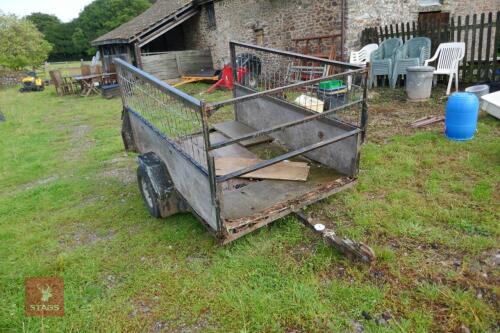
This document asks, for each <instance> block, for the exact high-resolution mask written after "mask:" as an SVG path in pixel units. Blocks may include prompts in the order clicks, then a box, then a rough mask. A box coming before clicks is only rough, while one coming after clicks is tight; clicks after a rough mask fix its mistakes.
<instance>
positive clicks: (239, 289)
mask: <svg viewBox="0 0 500 333" xmlns="http://www.w3.org/2000/svg"><path fill="white" fill-rule="evenodd" d="M206 87H207V86H206V85H190V86H186V87H185V88H183V89H185V90H187V91H189V92H190V93H193V94H195V96H196V97H198V98H208V99H210V100H215V99H220V98H224V97H227V95H228V94H227V93H224V92H218V93H217V95H198V92H199V91H201V90H203V89H206ZM387 94H392V95H389V96H387ZM380 95H381V96H384V98H380V97H378V98H377V97H374V99H373V100H372V102H371V104H370V107H371V109H373V110H376V111H374V112H373V115H372V117H371V124H372V125H371V127H370V133H369V134H368V142H367V144H366V145H365V146H364V147H363V150H362V161H361V173H360V177H359V184H358V186H357V187H356V188H354V189H353V190H350V191H346V192H343V193H340V194H338V195H336V196H333V197H331V198H329V199H327V200H325V201H323V202H320V203H318V204H315V205H313V206H312V207H310V208H309V209H308V211H309V212H311V213H313V214H314V215H316V216H318V217H320V218H325V219H329V220H331V221H332V222H333V223H334V224H335V225H336V227H337V232H338V234H340V235H342V236H347V237H352V238H354V239H356V240H359V241H364V242H365V243H367V244H369V245H371V246H372V247H373V248H374V249H375V251H376V253H377V255H378V257H379V260H378V262H377V263H375V264H374V265H373V266H372V267H368V266H365V265H361V264H354V263H352V262H350V261H348V260H347V259H345V258H343V257H342V256H341V255H340V254H338V253H337V252H336V251H335V250H333V249H331V248H329V247H328V246H327V245H326V244H324V243H323V242H322V241H321V240H319V239H317V238H316V236H315V235H314V234H313V233H312V232H310V231H309V230H308V229H306V228H304V227H303V226H302V225H301V224H299V223H298V222H297V221H296V220H295V219H294V218H293V217H287V218H284V219H282V220H280V221H277V222H276V223H274V224H273V225H271V226H270V227H267V228H264V229H262V230H259V231H257V232H254V233H252V234H250V235H248V236H246V237H244V238H242V239H240V240H238V241H236V242H234V243H232V244H230V245H228V246H220V245H218V244H217V243H216V241H215V240H214V239H213V238H212V236H211V235H210V234H209V233H208V232H207V231H206V230H205V229H204V227H203V226H202V225H201V224H200V223H199V222H198V221H197V220H196V219H195V218H194V217H193V216H191V215H189V214H183V215H177V216H174V217H171V218H169V219H166V220H155V219H153V218H151V217H149V216H148V213H147V211H146V209H145V207H144V205H143V203H142V201H141V198H140V194H139V192H138V189H137V185H136V183H135V178H134V177H135V174H134V173H135V156H134V155H132V154H126V153H124V151H123V145H122V142H121V137H120V116H121V101H120V100H119V99H115V100H104V99H101V98H100V97H91V98H87V99H85V98H80V97H76V96H75V97H57V96H56V95H55V92H54V91H53V88H52V87H49V88H48V89H47V90H46V91H44V92H41V93H29V94H19V93H17V91H16V90H15V89H9V90H3V91H0V111H1V112H3V113H4V114H5V116H6V118H7V121H6V122H0V161H2V162H1V163H0V258H1V260H0V299H1V300H2V306H1V307H0V331H1V332H19V331H26V332H38V331H41V332H97V331H99V332H122V331H162V330H163V331H165V332H177V331H179V332H186V331H190V332H210V331H222V332H283V331H295V332H325V331H333V332H339V331H352V329H353V325H354V324H355V323H360V324H361V325H363V326H364V328H365V331H366V332H427V331H443V332H450V331H453V330H455V329H458V328H460V326H461V325H465V326H467V327H469V328H470V329H471V330H472V331H473V332H488V331H491V332H493V331H495V330H496V329H498V326H497V325H498V322H499V320H500V318H499V315H498V313H499V311H498V310H499V309H498V297H499V296H500V295H499V288H498V281H499V278H500V275H499V272H498V269H497V268H496V267H495V266H494V265H492V264H491V258H492V257H493V256H494V254H495V253H496V251H497V250H498V244H499V228H498V221H499V220H500V216H499V215H500V214H499V210H498V207H497V205H498V201H499V194H498V193H499V191H498V190H499V178H500V139H499V138H500V136H499V134H500V131H499V124H498V121H496V120H494V119H493V118H491V117H488V116H485V115H482V116H481V117H480V120H479V126H478V133H477V136H476V138H475V139H474V140H472V141H469V142H464V143H458V142H451V141H448V140H446V139H445V138H444V137H443V135H442V134H441V132H440V128H439V127H432V128H430V129H424V130H418V131H413V130H409V129H408V128H407V126H403V125H401V124H397V123H396V125H394V126H396V127H398V129H399V130H400V131H398V132H396V133H394V132H393V131H392V130H391V131H389V132H386V127H384V126H382V127H378V126H377V124H381V123H383V122H382V121H380V119H382V120H383V119H386V117H387V118H389V119H402V117H403V114H406V113H408V112H410V111H411V110H415V112H417V111H418V112H421V113H423V114H425V113H434V114H437V113H440V112H442V110H443V101H441V100H439V99H435V100H433V101H432V102H429V103H423V104H419V105H418V106H414V105H410V104H407V103H406V102H404V101H403V100H402V99H401V98H400V96H399V95H398V93H396V94H393V93H392V92H390V91H388V90H380ZM410 109H411V110H410ZM384 110H388V111H387V112H390V114H387V113H384V112H385V111H384ZM222 112H228V110H225V111H222ZM414 119H416V118H414ZM372 138H376V140H375V139H372ZM32 276H61V277H63V278H64V281H65V311H66V312H65V316H64V317H62V318H44V319H43V320H42V319H41V318H29V317H25V316H24V286H23V283H24V278H25V277H32ZM479 292H480V293H481V297H478V296H477V295H478V293H479ZM363 313H364V314H365V315H363ZM382 313H387V314H389V315H390V316H391V317H392V318H393V319H392V320H389V322H388V323H387V324H385V325H380V324H378V323H377V321H376V319H377V318H379V317H380V316H381V314H382ZM366 314H369V315H370V316H371V317H372V318H373V319H371V320H367V319H365V317H366Z"/></svg>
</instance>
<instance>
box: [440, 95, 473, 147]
mask: <svg viewBox="0 0 500 333" xmlns="http://www.w3.org/2000/svg"><path fill="white" fill-rule="evenodd" d="M478 114H479V100H478V98H477V97H476V95H474V94H472V93H468V92H457V93H454V94H452V95H451V96H450V97H449V99H448V103H447V104H446V115H445V127H446V130H445V135H446V137H447V138H448V139H450V140H456V141H466V140H471V139H472V138H474V134H475V133H476V128H477V116H478Z"/></svg>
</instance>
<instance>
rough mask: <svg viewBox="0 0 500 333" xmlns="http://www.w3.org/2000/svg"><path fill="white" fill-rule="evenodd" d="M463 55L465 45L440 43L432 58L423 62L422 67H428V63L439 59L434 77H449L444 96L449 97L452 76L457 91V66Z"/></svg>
mask: <svg viewBox="0 0 500 333" xmlns="http://www.w3.org/2000/svg"><path fill="white" fill-rule="evenodd" d="M464 55H465V43H442V44H439V46H438V48H437V50H436V53H435V54H434V56H433V57H432V58H430V59H429V60H426V61H425V64H424V65H425V66H428V65H429V63H430V62H433V61H436V60H437V59H438V57H439V60H438V62H437V66H436V70H435V71H434V75H449V76H450V80H449V82H448V89H447V90H446V95H449V94H450V92H451V84H452V82H453V76H455V89H456V90H457V91H458V65H459V64H460V61H461V60H462V59H463V58H464Z"/></svg>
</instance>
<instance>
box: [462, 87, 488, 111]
mask: <svg viewBox="0 0 500 333" xmlns="http://www.w3.org/2000/svg"><path fill="white" fill-rule="evenodd" d="M465 92H469V93H473V94H474V95H476V97H477V98H478V99H479V104H480V105H481V109H482V108H483V107H484V103H483V102H482V101H481V97H482V96H484V95H488V94H489V93H490V86H488V85H487V84H480V85H477V86H472V87H469V88H466V89H465Z"/></svg>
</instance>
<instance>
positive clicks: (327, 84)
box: [319, 80, 344, 90]
mask: <svg viewBox="0 0 500 333" xmlns="http://www.w3.org/2000/svg"><path fill="white" fill-rule="evenodd" d="M343 85H344V82H343V81H342V80H330V81H324V82H320V84H319V89H321V90H334V89H339V88H341V87H342V86H343Z"/></svg>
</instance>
